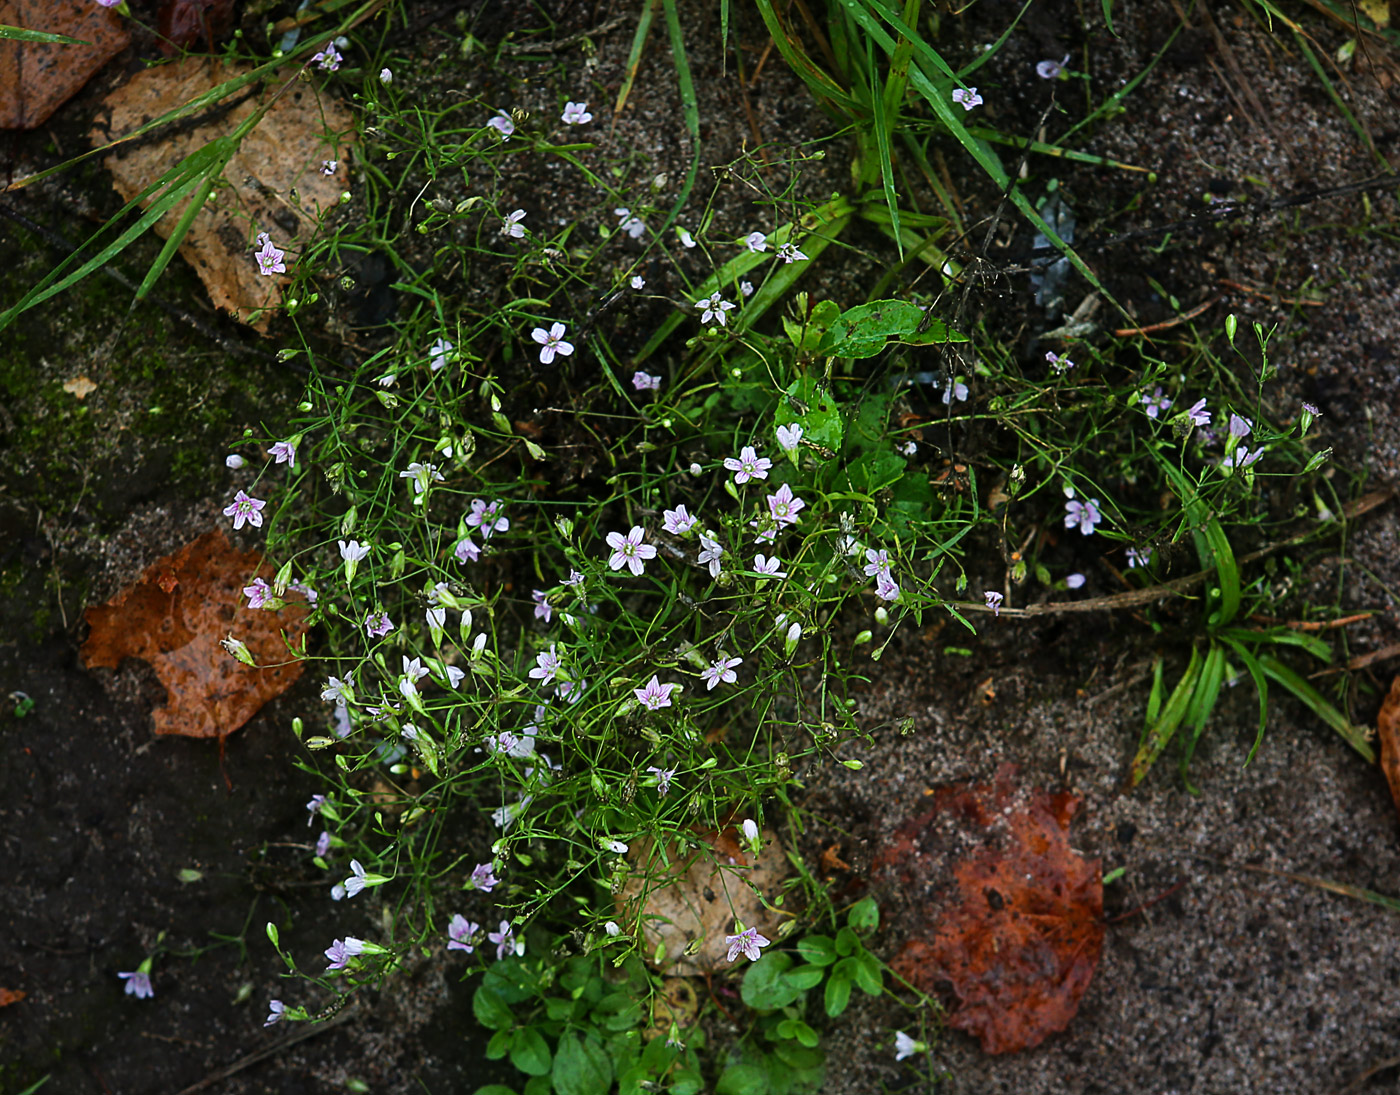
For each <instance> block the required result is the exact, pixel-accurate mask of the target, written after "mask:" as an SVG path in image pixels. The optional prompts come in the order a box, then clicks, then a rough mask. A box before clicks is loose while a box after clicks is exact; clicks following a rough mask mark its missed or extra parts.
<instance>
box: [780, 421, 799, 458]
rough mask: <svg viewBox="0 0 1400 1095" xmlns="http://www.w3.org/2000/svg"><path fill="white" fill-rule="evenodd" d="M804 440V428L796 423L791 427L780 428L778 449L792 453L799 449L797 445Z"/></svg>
mask: <svg viewBox="0 0 1400 1095" xmlns="http://www.w3.org/2000/svg"><path fill="white" fill-rule="evenodd" d="M801 440H802V427H801V426H800V425H798V423H796V422H794V423H793V424H792V425H790V426H779V427H778V447H779V448H781V449H782V450H783V452H792V450H793V449H795V448H797V443H798V442H799V441H801Z"/></svg>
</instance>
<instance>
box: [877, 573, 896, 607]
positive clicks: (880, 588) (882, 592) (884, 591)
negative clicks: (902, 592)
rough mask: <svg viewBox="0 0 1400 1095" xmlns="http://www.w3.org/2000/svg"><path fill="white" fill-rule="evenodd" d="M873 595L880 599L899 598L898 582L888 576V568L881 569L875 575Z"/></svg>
mask: <svg viewBox="0 0 1400 1095" xmlns="http://www.w3.org/2000/svg"><path fill="white" fill-rule="evenodd" d="M875 596H877V597H879V598H880V599H881V600H882V601H897V600H899V583H898V582H896V581H895V580H894V578H892V577H891V576H890V572H889V571H888V570H882V571H881V572H880V573H879V574H877V575H875Z"/></svg>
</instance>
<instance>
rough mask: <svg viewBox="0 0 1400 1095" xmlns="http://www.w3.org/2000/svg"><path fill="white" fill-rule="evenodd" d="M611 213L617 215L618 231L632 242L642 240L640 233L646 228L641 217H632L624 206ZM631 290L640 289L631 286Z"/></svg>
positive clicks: (638, 286)
mask: <svg viewBox="0 0 1400 1095" xmlns="http://www.w3.org/2000/svg"><path fill="white" fill-rule="evenodd" d="M613 213H615V214H616V215H617V227H618V231H620V232H626V233H627V234H628V235H629V236H631V237H632V238H633V239H634V240H639V239H641V238H642V233H644V232H645V231H646V230H647V226H646V222H644V221H643V220H642V218H641V217H634V216H633V215H632V210H630V209H628V208H627V207H626V206H625V205H622V206H618V207H617V208H616V209H614V210H613ZM633 281H636V279H635V278H633ZM632 288H633V289H640V288H641V286H640V285H633V286H632Z"/></svg>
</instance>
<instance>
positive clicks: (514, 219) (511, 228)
mask: <svg viewBox="0 0 1400 1095" xmlns="http://www.w3.org/2000/svg"><path fill="white" fill-rule="evenodd" d="M524 219H525V210H523V209H517V210H516V211H515V212H514V213H507V214H506V215H505V217H504V218H503V219H502V221H501V235H503V236H510V237H511V238H512V239H517V240H521V239H524V238H525V226H524V225H523V224H521V223H520V222H521V221H523V220H524Z"/></svg>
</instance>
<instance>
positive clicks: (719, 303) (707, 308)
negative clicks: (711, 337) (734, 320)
mask: <svg viewBox="0 0 1400 1095" xmlns="http://www.w3.org/2000/svg"><path fill="white" fill-rule="evenodd" d="M695 307H697V308H699V309H700V311H701V313H702V314H701V316H700V322H701V323H709V322H710V321H711V320H714V321H715V322H716V323H718V324H719V325H720V326H721V327H724V326H727V325H728V323H729V317H728V316H726V315H725V313H726V312H728V311H729V310H730V309H731V308H734V307H736V305H734V304H733V303H731V302H730V301H727V300H725V299H724V298H723V297H722V296H720V294H719V290H718V289H716V290H715V291H714V292H713V293H711V294H710V295H709V296H708V297H706V298H705V299H704V300H697V301H696V302H695Z"/></svg>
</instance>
